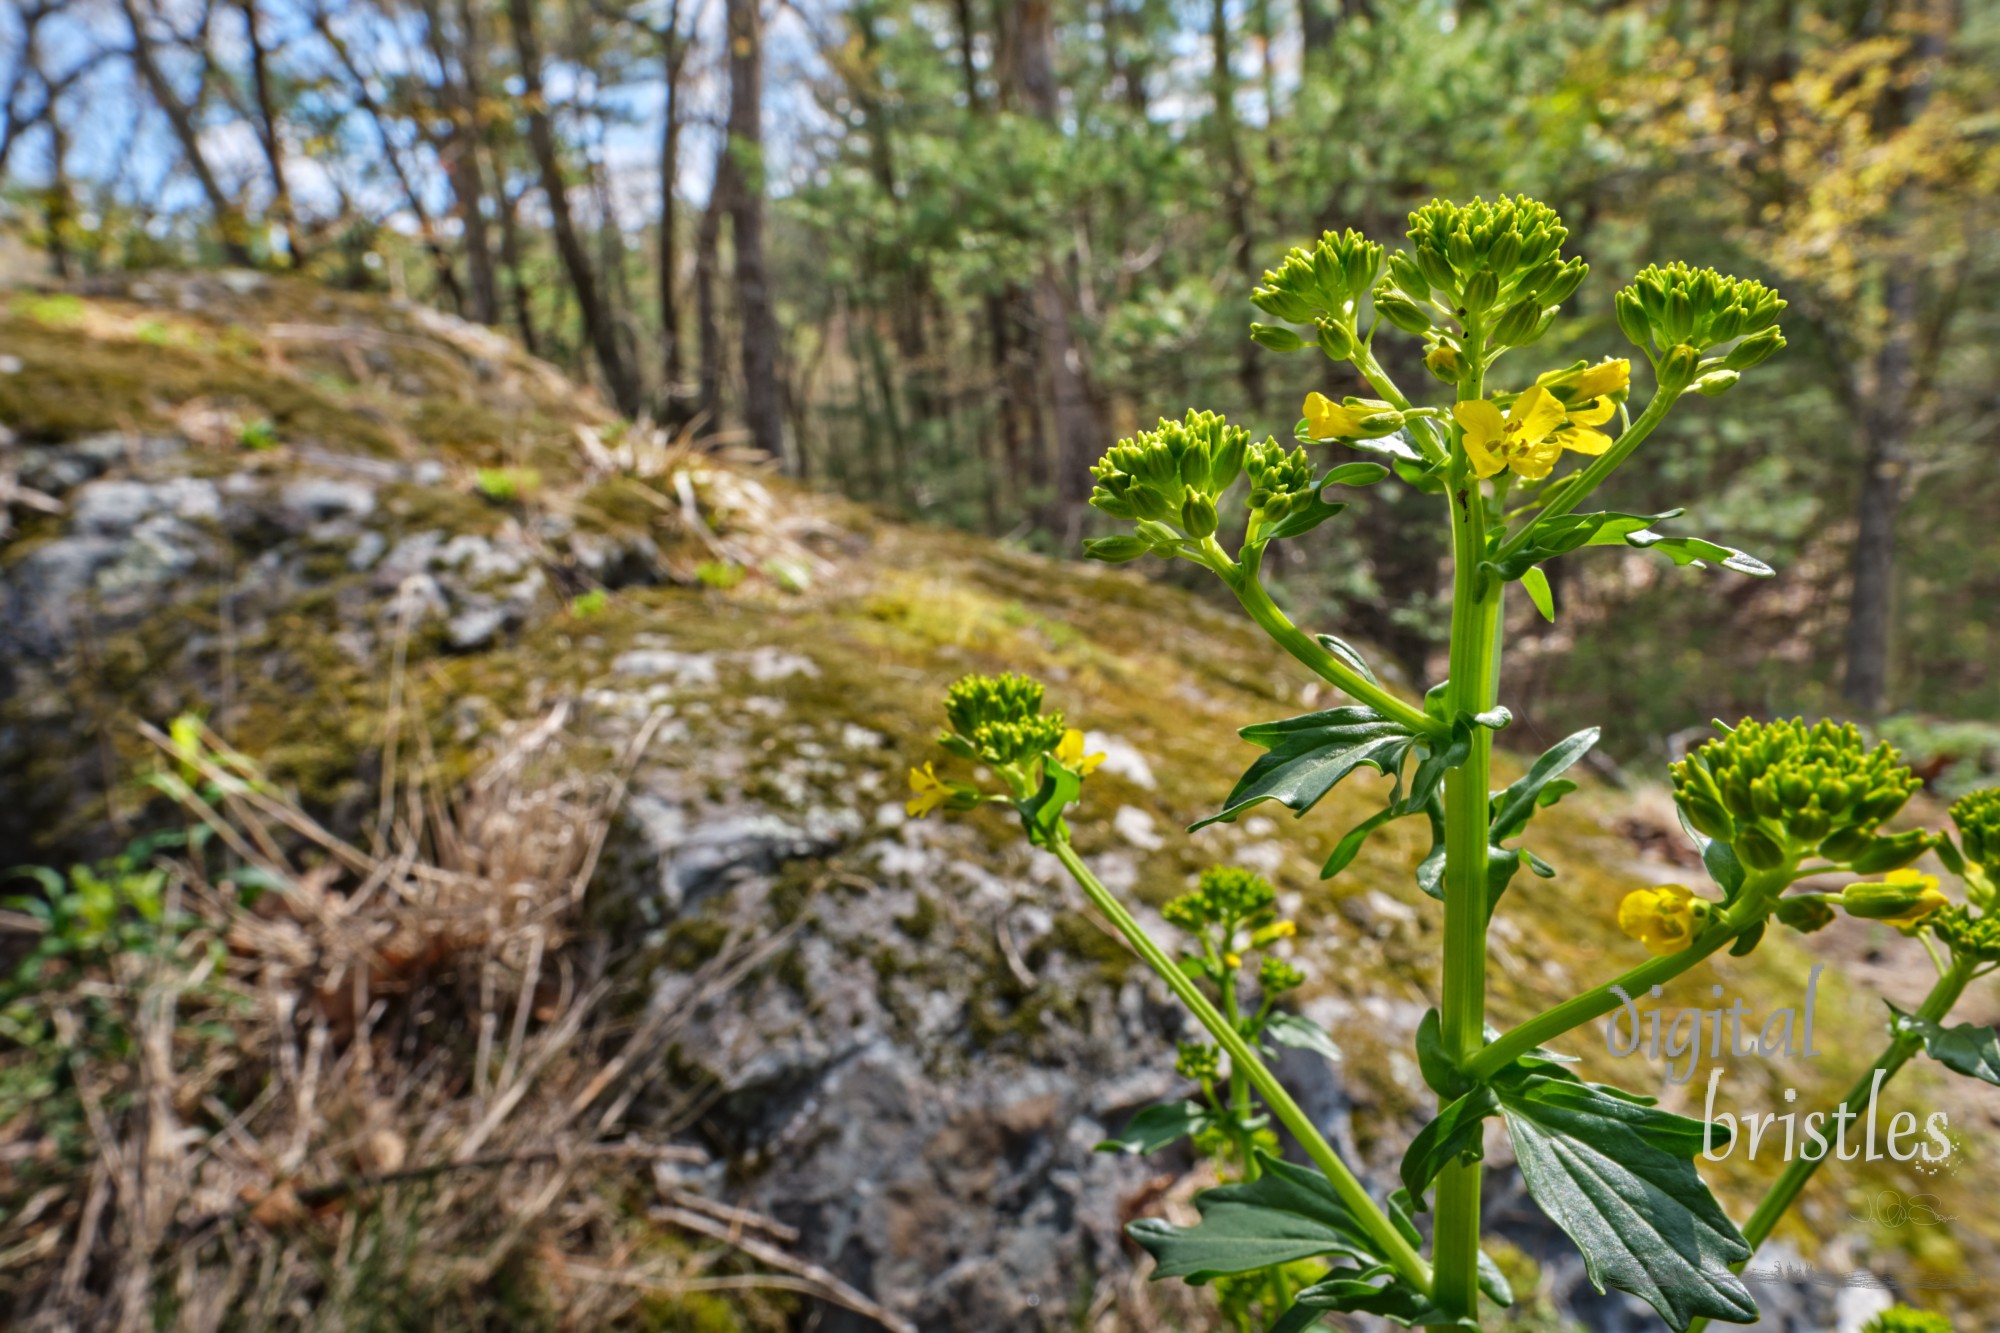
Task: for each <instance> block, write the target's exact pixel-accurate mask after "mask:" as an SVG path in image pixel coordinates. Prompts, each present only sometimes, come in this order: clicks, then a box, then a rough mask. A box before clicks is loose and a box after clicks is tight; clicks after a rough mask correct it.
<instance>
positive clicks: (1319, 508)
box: [1257, 493, 1347, 545]
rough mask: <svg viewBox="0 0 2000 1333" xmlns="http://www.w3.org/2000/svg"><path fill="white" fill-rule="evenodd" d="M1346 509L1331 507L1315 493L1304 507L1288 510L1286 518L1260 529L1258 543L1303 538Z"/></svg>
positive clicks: (1343, 505)
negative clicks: (1284, 538) (1285, 538)
mask: <svg viewBox="0 0 2000 1333" xmlns="http://www.w3.org/2000/svg"><path fill="white" fill-rule="evenodd" d="M1345 508H1347V506H1346V505H1345V504H1332V505H1330V504H1328V503H1327V502H1326V501H1324V500H1322V499H1320V498H1319V495H1318V494H1317V493H1315V494H1314V495H1313V496H1312V497H1311V498H1310V499H1309V500H1308V501H1307V502H1306V503H1305V504H1304V505H1303V506H1301V507H1299V508H1297V509H1289V510H1286V511H1285V516H1284V517H1283V518H1281V519H1279V520H1278V521H1277V522H1276V523H1273V524H1272V525H1271V526H1270V527H1268V528H1261V529H1259V530H1258V533H1257V543H1258V544H1259V545H1262V544H1263V543H1265V542H1272V541H1277V540H1278V539H1279V538H1281V537H1302V536H1304V535H1305V534H1306V533H1308V532H1311V531H1312V530H1313V529H1314V528H1316V527H1318V526H1319V525H1320V524H1322V523H1324V522H1326V521H1327V520H1328V519H1330V518H1332V517H1333V516H1334V515H1335V514H1338V513H1339V512H1340V511H1341V510H1343V509H1345Z"/></svg>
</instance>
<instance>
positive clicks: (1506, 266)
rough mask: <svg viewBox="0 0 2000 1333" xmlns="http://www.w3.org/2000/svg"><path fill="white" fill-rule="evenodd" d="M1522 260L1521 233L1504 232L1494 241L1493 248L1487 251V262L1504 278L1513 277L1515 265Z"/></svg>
mask: <svg viewBox="0 0 2000 1333" xmlns="http://www.w3.org/2000/svg"><path fill="white" fill-rule="evenodd" d="M1520 262H1521V234H1520V233H1519V232H1513V231H1509V232H1503V233H1501V234H1500V236H1499V237H1498V238H1496V239H1495V240H1494V242H1493V248H1492V249H1491V250H1489V251H1487V253H1486V263H1487V266H1488V267H1489V268H1491V269H1492V270H1493V271H1494V272H1495V273H1497V274H1499V275H1500V276H1501V277H1502V278H1506V277H1511V276H1512V275H1513V273H1514V267H1515V265H1517V264H1519V263H1520Z"/></svg>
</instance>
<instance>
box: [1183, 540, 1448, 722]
mask: <svg viewBox="0 0 2000 1333" xmlns="http://www.w3.org/2000/svg"><path fill="white" fill-rule="evenodd" d="M1211 540H1212V539H1211ZM1214 557H1220V560H1219V561H1218V560H1215V559H1214ZM1211 560H1212V567H1213V568H1214V569H1215V571H1216V573H1217V574H1219V575H1220V576H1221V577H1222V580H1223V582H1224V583H1226V584H1228V585H1229V590H1230V591H1231V592H1233V593H1235V594H1236V600H1237V601H1239V602H1241V603H1242V604H1243V609H1244V610H1245V611H1248V612H1249V613H1250V618H1251V619H1252V620H1254V621H1256V622H1257V623H1258V624H1259V625H1261V626H1263V628H1264V632H1265V633H1266V634H1269V635H1270V636H1271V637H1272V638H1273V639H1275V640H1277V642H1278V644H1279V645H1280V646H1281V647H1283V648H1284V650H1285V651H1286V652H1288V653H1290V654H1291V655H1292V656H1293V657H1296V658H1297V659H1298V660H1299V661H1301V662H1303V663H1305V665H1306V666H1308V667H1310V668H1311V669H1312V671H1313V673H1314V674H1315V675H1317V676H1319V677H1321V678H1322V679H1324V680H1327V681H1330V682H1331V683H1333V684H1334V685H1337V686H1339V687H1340V688H1341V689H1342V690H1345V691H1346V692H1347V693H1348V694H1349V695H1351V696H1352V697H1354V698H1356V699H1358V700H1360V701H1361V702H1362V703H1364V704H1367V705H1368V706H1369V707H1370V708H1373V709H1374V710H1375V711H1376V712H1378V713H1380V714H1382V716H1384V717H1388V718H1394V719H1395V720H1396V721H1398V722H1401V723H1402V724H1403V725H1404V726H1406V727H1408V728H1410V729H1411V730H1412V731H1415V732H1417V733H1418V734H1419V735H1423V736H1431V737H1441V736H1443V735H1446V734H1449V733H1448V729H1446V728H1443V727H1441V726H1440V724H1439V723H1438V721H1437V719H1436V718H1433V717H1432V716H1430V715H1429V714H1428V713H1426V712H1424V711H1423V710H1422V709H1421V708H1417V707H1415V706H1414V705H1412V704H1408V703H1405V702H1404V701H1403V700H1401V699H1398V698H1397V697H1396V696H1395V695H1393V694H1391V693H1389V691H1387V690H1385V689H1383V688H1382V687H1381V686H1380V685H1376V684H1372V683H1371V682H1370V681H1369V680H1368V678H1367V677H1366V676H1363V675H1362V674H1361V673H1360V672H1358V671H1356V670H1355V669H1354V668H1353V667H1351V666H1349V665H1347V663H1345V662H1343V661H1341V660H1340V659H1339V658H1338V657H1335V656H1334V655H1333V654H1332V653H1330V652H1328V651H1327V650H1326V649H1325V648H1324V647H1322V646H1321V645H1320V643H1319V641H1318V640H1317V639H1315V638H1313V637H1312V636H1311V635H1310V634H1307V633H1306V632H1305V631H1304V630H1302V629H1300V628H1299V627H1298V626H1297V625H1294V624H1293V623H1292V622H1291V621H1290V620H1288V619H1287V618H1286V617H1285V613H1284V612H1283V611H1280V610H1279V609H1278V604H1277V603H1276V602H1273V601H1272V600H1271V594H1270V593H1268V592H1266V591H1264V585H1263V583H1262V582H1261V581H1259V579H1258V577H1257V568H1256V566H1255V564H1254V563H1252V562H1248V561H1246V562H1245V563H1244V564H1242V565H1237V564H1235V563H1234V562H1232V561H1230V560H1229V558H1228V557H1227V556H1224V555H1222V551H1221V548H1220V547H1217V548H1216V550H1215V552H1214V553H1213V556H1212V557H1211Z"/></svg>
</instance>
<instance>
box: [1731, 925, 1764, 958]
mask: <svg viewBox="0 0 2000 1333" xmlns="http://www.w3.org/2000/svg"><path fill="white" fill-rule="evenodd" d="M1763 939H1764V923H1763V922H1762V921H1759V922H1757V923H1756V924H1754V925H1752V926H1751V927H1750V928H1749V929H1748V930H1746V931H1744V932H1743V933H1742V934H1741V935H1738V936H1737V937H1736V943H1734V944H1732V945H1730V946H1729V956H1730V957H1731V958H1742V957H1744V956H1746V955H1747V954H1750V953H1753V952H1755V950H1756V948H1757V946H1758V944H1760V943H1762V942H1763Z"/></svg>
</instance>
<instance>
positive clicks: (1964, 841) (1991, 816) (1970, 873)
mask: <svg viewBox="0 0 2000 1333" xmlns="http://www.w3.org/2000/svg"><path fill="white" fill-rule="evenodd" d="M1951 821H1952V823H1954V824H1956V825H1958V841H1959V846H1960V847H1961V848H1962V849H1963V850H1964V856H1963V857H1962V858H1961V859H1962V860H1963V861H1964V863H1965V867H1964V870H1963V871H1962V872H1961V873H1963V875H1964V876H1965V889H1966V895H1967V896H1968V897H1970V898H1971V899H1972V901H1973V903H1974V905H1976V906H1977V907H1978V908H1979V910H1980V911H1982V912H1990V911H1992V910H1993V909H1994V906H1995V904H1996V900H2000V787H1988V788H1986V789H1985V790H1983V791H1976V792H1973V793H1972V794H1971V795H1969V796H1962V797H1960V798H1959V799H1958V800H1957V801H1956V802H1955V803H1953V805H1952V807H1951ZM1939 850H1940V851H1942V850H1944V849H1943V847H1942V846H1940V848H1939Z"/></svg>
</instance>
